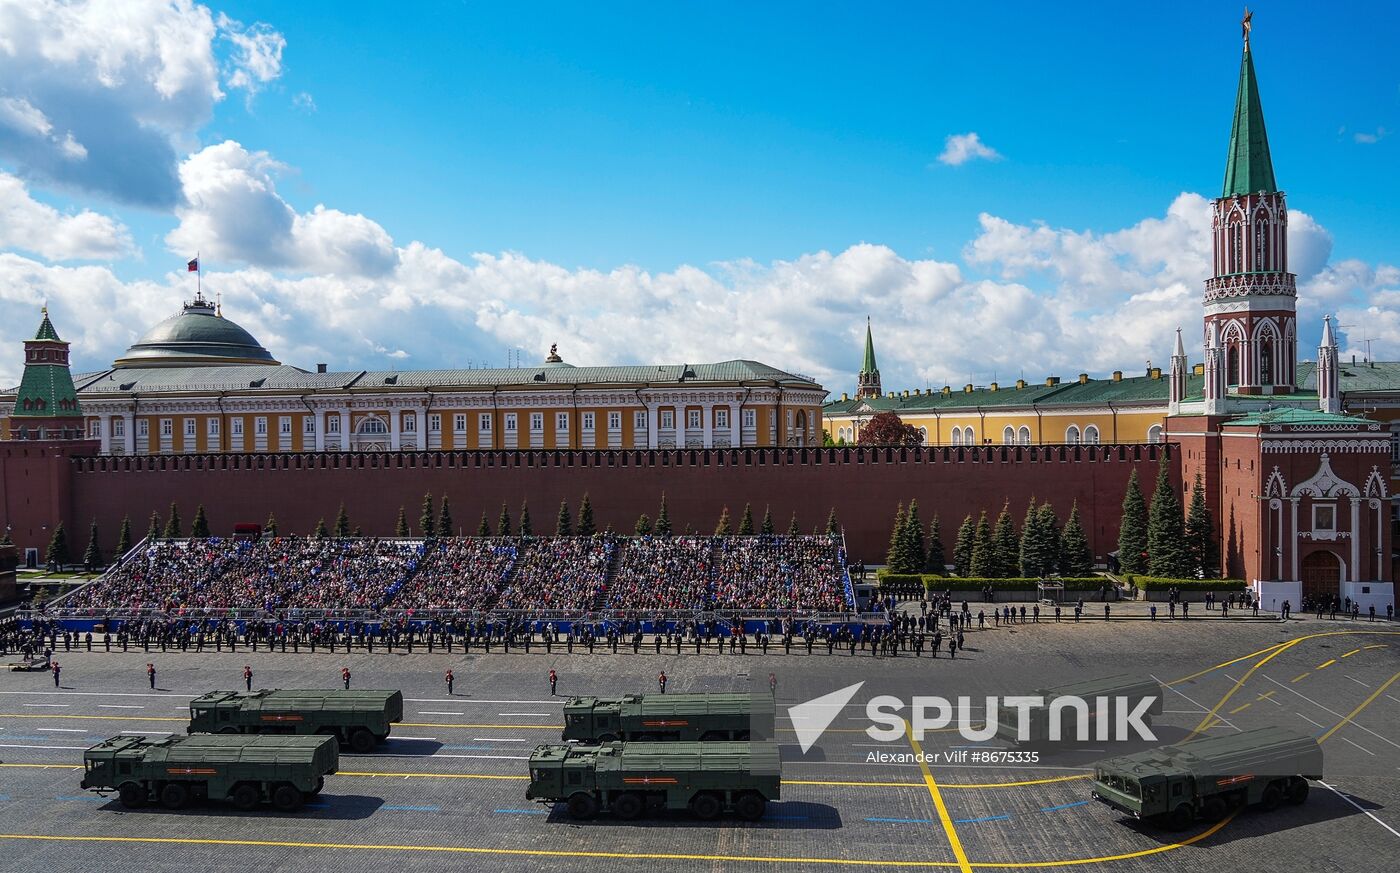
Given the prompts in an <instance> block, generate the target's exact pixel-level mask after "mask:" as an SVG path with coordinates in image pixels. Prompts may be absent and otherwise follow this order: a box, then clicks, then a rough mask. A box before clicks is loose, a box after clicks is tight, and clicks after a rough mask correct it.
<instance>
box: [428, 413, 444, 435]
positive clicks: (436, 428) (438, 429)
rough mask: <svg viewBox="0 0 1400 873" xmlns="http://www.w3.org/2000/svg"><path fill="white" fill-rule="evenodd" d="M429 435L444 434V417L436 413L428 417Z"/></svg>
mask: <svg viewBox="0 0 1400 873" xmlns="http://www.w3.org/2000/svg"><path fill="white" fill-rule="evenodd" d="M428 433H442V416H441V415H439V414H437V413H436V412H434V413H433V414H432V415H430V416H428Z"/></svg>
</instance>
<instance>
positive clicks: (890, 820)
mask: <svg viewBox="0 0 1400 873" xmlns="http://www.w3.org/2000/svg"><path fill="white" fill-rule="evenodd" d="M866 821H874V822H880V823H882V824H933V819H928V818H867V819H866Z"/></svg>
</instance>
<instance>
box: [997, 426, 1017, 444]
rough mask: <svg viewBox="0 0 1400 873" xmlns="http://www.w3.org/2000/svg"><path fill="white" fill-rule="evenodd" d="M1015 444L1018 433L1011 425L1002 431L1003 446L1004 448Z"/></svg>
mask: <svg viewBox="0 0 1400 873" xmlns="http://www.w3.org/2000/svg"><path fill="white" fill-rule="evenodd" d="M1015 442H1016V431H1015V429H1014V428H1012V427H1011V426H1010V425H1007V426H1006V427H1005V428H1003V429H1002V431H1001V444H1002V445H1004V446H1009V445H1013V444H1014V443H1015Z"/></svg>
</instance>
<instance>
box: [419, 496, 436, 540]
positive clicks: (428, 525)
mask: <svg viewBox="0 0 1400 873" xmlns="http://www.w3.org/2000/svg"><path fill="white" fill-rule="evenodd" d="M418 532H419V533H421V534H422V535H423V538H424V539H432V538H433V537H434V536H435V535H436V534H437V513H436V512H435V511H434V509H433V495H432V493H431V492H429V493H427V494H424V495H423V511H422V512H420V513H418Z"/></svg>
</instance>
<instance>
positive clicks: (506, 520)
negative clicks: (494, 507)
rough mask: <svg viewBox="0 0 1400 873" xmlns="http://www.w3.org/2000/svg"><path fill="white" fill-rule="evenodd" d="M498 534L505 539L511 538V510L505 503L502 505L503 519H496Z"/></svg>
mask: <svg viewBox="0 0 1400 873" xmlns="http://www.w3.org/2000/svg"><path fill="white" fill-rule="evenodd" d="M496 533H497V534H499V535H500V536H503V537H508V536H510V510H509V509H507V508H506V505H505V504H504V503H502V504H501V517H500V518H498V519H496Z"/></svg>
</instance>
